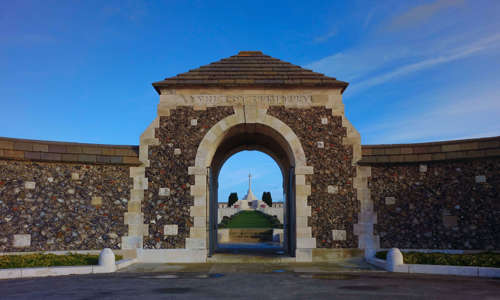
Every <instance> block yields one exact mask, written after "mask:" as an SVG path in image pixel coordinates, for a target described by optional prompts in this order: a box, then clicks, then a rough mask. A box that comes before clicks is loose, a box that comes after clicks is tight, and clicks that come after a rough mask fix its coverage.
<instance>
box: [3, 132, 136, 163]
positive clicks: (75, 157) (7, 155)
mask: <svg viewBox="0 0 500 300" xmlns="http://www.w3.org/2000/svg"><path fill="white" fill-rule="evenodd" d="M0 159H8V160H21V161H43V162H65V163H86V164H87V163H91V164H108V165H130V166H137V165H140V164H141V162H140V161H139V146H128V145H102V144H86V143H73V142H54V141H41V140H27V139H15V138H6V137H0Z"/></svg>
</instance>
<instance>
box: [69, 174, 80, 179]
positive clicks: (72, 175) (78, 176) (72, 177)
mask: <svg viewBox="0 0 500 300" xmlns="http://www.w3.org/2000/svg"><path fill="white" fill-rule="evenodd" d="M71 179H72V180H80V174H78V173H71Z"/></svg>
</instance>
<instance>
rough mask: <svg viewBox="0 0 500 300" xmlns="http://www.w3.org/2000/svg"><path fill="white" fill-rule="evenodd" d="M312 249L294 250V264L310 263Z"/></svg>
mask: <svg viewBox="0 0 500 300" xmlns="http://www.w3.org/2000/svg"><path fill="white" fill-rule="evenodd" d="M312 260H313V258H312V249H297V250H295V261H296V262H312Z"/></svg>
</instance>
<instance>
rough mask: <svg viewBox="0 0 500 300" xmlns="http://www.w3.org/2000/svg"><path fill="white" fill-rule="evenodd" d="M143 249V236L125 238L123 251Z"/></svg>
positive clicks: (123, 238) (123, 239)
mask: <svg viewBox="0 0 500 300" xmlns="http://www.w3.org/2000/svg"><path fill="white" fill-rule="evenodd" d="M137 248H142V236H140V237H139V236H123V237H122V249H137Z"/></svg>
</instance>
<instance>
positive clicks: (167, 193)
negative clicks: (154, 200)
mask: <svg viewBox="0 0 500 300" xmlns="http://www.w3.org/2000/svg"><path fill="white" fill-rule="evenodd" d="M158 195H159V196H170V189H169V188H160V191H159V192H158Z"/></svg>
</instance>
